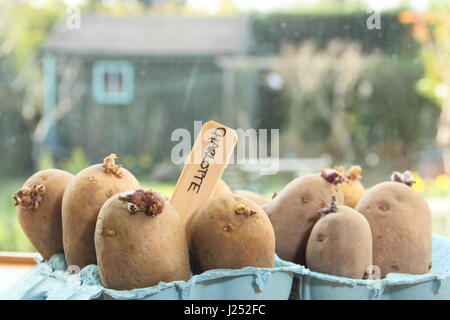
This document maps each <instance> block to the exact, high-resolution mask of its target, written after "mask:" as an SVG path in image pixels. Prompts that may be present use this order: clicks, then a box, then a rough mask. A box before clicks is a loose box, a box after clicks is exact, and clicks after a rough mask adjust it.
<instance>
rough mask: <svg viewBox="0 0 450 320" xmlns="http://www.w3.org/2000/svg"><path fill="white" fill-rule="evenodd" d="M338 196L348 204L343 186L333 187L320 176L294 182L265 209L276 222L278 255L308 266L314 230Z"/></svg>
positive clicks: (340, 200)
mask: <svg viewBox="0 0 450 320" xmlns="http://www.w3.org/2000/svg"><path fill="white" fill-rule="evenodd" d="M332 196H336V201H337V203H338V204H342V203H344V195H343V193H342V189H341V187H340V185H339V184H338V185H336V184H332V183H329V182H328V181H327V180H325V179H324V178H322V177H321V176H320V175H319V174H315V175H307V176H303V177H300V178H297V179H295V180H293V181H291V182H290V183H289V184H288V185H287V186H286V187H284V189H283V190H282V191H281V192H280V194H278V195H277V196H276V197H275V198H274V199H273V200H272V201H271V202H269V203H268V204H267V205H265V206H263V209H264V210H265V211H266V212H267V214H268V216H269V218H270V221H271V222H272V226H273V229H274V231H275V238H276V250H275V251H276V253H277V255H278V256H279V257H280V258H281V259H284V260H288V261H292V262H295V263H298V264H301V265H305V264H306V244H307V242H308V238H309V234H310V233H311V230H312V227H313V226H314V224H315V223H316V222H317V220H318V219H319V218H320V215H319V213H318V211H319V210H320V209H322V208H324V207H325V206H326V205H327V204H328V203H329V202H330V200H331V197H332Z"/></svg>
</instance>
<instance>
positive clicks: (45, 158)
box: [37, 149, 55, 170]
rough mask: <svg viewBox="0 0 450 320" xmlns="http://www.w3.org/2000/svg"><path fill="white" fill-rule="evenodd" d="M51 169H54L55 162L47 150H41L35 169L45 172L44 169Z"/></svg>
mask: <svg viewBox="0 0 450 320" xmlns="http://www.w3.org/2000/svg"><path fill="white" fill-rule="evenodd" d="M52 168H55V162H54V160H53V155H52V153H51V152H50V151H49V150H47V149H43V150H41V153H40V155H39V161H38V166H37V169H38V170H45V169H52Z"/></svg>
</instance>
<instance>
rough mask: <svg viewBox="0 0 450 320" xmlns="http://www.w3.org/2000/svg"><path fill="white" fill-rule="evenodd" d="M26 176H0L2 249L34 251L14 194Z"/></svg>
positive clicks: (0, 237) (0, 238)
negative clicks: (16, 205) (26, 234)
mask: <svg viewBox="0 0 450 320" xmlns="http://www.w3.org/2000/svg"><path fill="white" fill-rule="evenodd" d="M25 179H26V178H14V179H13V178H0V251H34V248H33V246H32V245H31V243H30V242H29V241H28V239H27V237H26V236H25V234H24V233H23V231H22V229H21V227H20V225H19V221H18V220H17V217H16V210H15V207H14V200H13V198H12V195H13V193H14V192H16V191H17V190H18V189H19V188H20V187H21V186H22V184H23V182H24V181H25Z"/></svg>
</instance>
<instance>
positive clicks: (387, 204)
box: [356, 172, 432, 277]
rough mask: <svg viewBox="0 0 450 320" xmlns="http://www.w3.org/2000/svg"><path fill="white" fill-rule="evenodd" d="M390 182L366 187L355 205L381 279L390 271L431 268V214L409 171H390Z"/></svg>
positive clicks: (426, 269)
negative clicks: (364, 223) (367, 232)
mask: <svg viewBox="0 0 450 320" xmlns="http://www.w3.org/2000/svg"><path fill="white" fill-rule="evenodd" d="M391 180H392V181H390V182H382V183H379V184H377V185H375V186H373V187H372V188H370V189H369V190H368V191H367V192H366V193H365V195H364V196H363V197H362V199H361V200H360V201H359V203H358V205H357V206H356V210H357V211H359V212H360V213H361V214H363V215H364V216H365V217H366V218H367V220H368V221H369V224H370V227H371V229H372V235H373V264H374V265H376V266H378V267H379V268H380V271H381V276H382V277H384V276H386V274H388V273H390V272H395V273H407V274H424V273H427V272H429V271H430V269H431V242H432V231H431V213H430V208H429V207H428V204H427V201H426V200H425V198H424V197H423V196H422V195H420V194H419V193H417V192H416V191H414V190H413V189H412V188H411V186H412V185H413V184H414V180H413V179H412V177H411V175H410V174H409V172H405V173H403V174H401V173H398V172H394V174H393V175H392V177H391Z"/></svg>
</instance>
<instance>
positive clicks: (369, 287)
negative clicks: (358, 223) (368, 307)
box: [293, 235, 450, 300]
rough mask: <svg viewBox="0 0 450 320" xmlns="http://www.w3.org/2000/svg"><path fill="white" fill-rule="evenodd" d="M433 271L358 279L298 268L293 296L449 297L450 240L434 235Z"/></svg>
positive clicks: (336, 298)
mask: <svg viewBox="0 0 450 320" xmlns="http://www.w3.org/2000/svg"><path fill="white" fill-rule="evenodd" d="M432 250H433V256H432V272H431V273H428V274H423V275H409V274H402V273H389V274H388V275H387V276H386V277H385V278H384V279H381V280H357V279H350V278H345V277H338V276H333V275H328V274H323V273H318V272H313V271H311V270H309V269H307V268H305V267H301V268H299V269H298V270H299V272H298V273H297V274H296V276H295V285H294V286H293V291H294V292H293V296H295V297H296V298H297V299H300V300H431V299H433V300H448V299H450V241H449V240H448V239H446V238H444V237H441V236H438V235H433V249H432Z"/></svg>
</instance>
